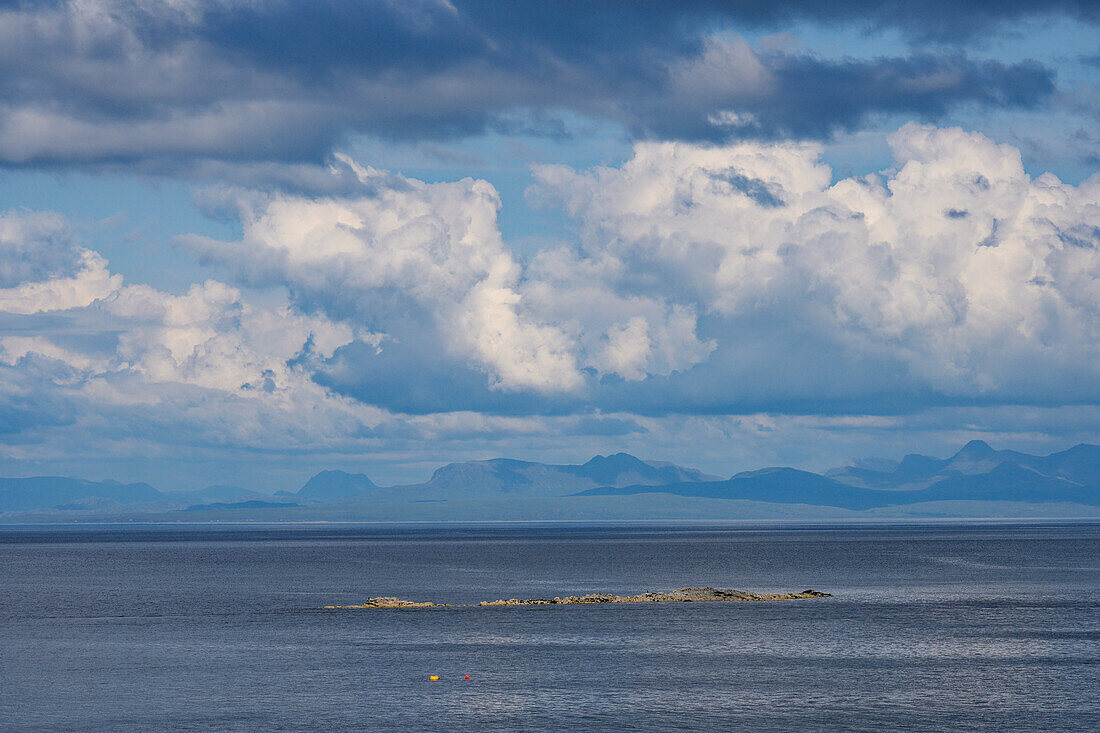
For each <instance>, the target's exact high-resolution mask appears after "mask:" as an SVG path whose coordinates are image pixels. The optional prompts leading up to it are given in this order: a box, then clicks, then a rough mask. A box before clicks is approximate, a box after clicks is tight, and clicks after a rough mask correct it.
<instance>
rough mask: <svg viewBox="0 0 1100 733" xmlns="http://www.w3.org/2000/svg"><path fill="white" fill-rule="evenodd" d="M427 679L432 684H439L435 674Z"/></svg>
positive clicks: (437, 676)
mask: <svg viewBox="0 0 1100 733" xmlns="http://www.w3.org/2000/svg"><path fill="white" fill-rule="evenodd" d="M428 679H430V680H431V681H432V682H439V675H437V674H433V675H432V676H431V677H429V678H428Z"/></svg>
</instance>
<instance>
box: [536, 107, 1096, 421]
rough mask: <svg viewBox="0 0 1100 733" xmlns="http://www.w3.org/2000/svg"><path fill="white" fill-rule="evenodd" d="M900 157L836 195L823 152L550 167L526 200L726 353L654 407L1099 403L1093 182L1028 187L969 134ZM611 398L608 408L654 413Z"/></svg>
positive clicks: (900, 147)
mask: <svg viewBox="0 0 1100 733" xmlns="http://www.w3.org/2000/svg"><path fill="white" fill-rule="evenodd" d="M890 142H891V146H892V148H893V150H894V153H895V155H896V157H897V161H898V162H897V166H898V167H897V169H896V170H894V171H888V172H886V174H885V175H884V176H880V175H872V176H868V177H864V178H848V179H842V180H840V181H836V182H833V180H832V173H831V171H830V169H829V168H828V167H827V166H825V165H824V164H822V163H821V162H820V149H819V148H818V147H816V146H814V145H811V144H793V143H782V144H766V145H762V144H758V143H744V144H740V145H733V146H726V147H707V146H695V145H688V144H684V143H661V144H655V143H641V144H638V145H637V146H636V148H635V154H634V157H633V158H632V159H630V160H628V161H627V162H626V163H624V164H623V165H622V166H621V167H618V168H597V169H593V170H591V171H586V172H581V173H577V172H574V171H572V170H570V169H568V168H564V167H560V166H547V167H541V168H538V169H537V170H536V177H537V179H538V181H539V183H538V186H537V189H536V190H535V191H533V192H532V196H533V198H534V200H536V201H541V202H542V203H543V204H544V205H555V206H561V207H563V208H564V209H565V211H566V212H567V213H568V214H569V215H570V216H571V217H572V218H573V219H574V220H575V221H576V223H577V225H578V229H579V232H580V237H581V243H582V247H583V249H584V252H585V255H586V256H587V257H589V258H593V259H596V258H600V259H602V260H604V261H606V262H607V264H606V265H605V267H606V268H607V269H608V270H609V271H614V272H615V273H616V278H617V279H618V281H619V282H620V283H630V284H631V286H632V287H633V288H634V289H635V290H637V291H644V292H646V293H647V295H649V296H651V297H655V298H662V299H664V300H665V301H666V302H669V303H672V304H677V305H680V306H683V307H689V308H692V309H694V310H696V311H697V312H698V313H699V314H700V317H701V322H700V328H701V332H702V333H703V334H705V335H706V336H709V337H711V338H713V339H714V340H715V341H716V342H717V343H718V350H717V351H716V352H715V353H714V355H713V356H712V357H711V358H710V359H709V360H707V362H705V363H703V364H701V365H700V366H699V367H697V368H696V369H694V370H693V371H692V372H691V373H688V374H684V375H673V376H671V377H670V378H669V380H668V381H669V387H668V389H667V390H664V391H662V393H661V399H660V403H659V404H660V405H661V408H660V409H677V407H676V405H675V403H676V402H677V401H678V400H682V404H681V405H680V406H679V409H686V410H694V409H700V405H699V403H698V401H699V400H702V399H705V396H704V395H700V394H698V392H700V391H702V392H703V393H704V394H705V393H706V391H707V390H706V389H700V387H701V386H705V387H707V388H709V391H710V392H711V393H712V394H718V395H722V396H721V397H719V398H718V402H719V406H718V408H717V409H727V410H731V411H736V410H738V409H740V410H744V409H746V408H751V407H759V408H767V407H768V406H769V404H770V406H771V408H772V409H774V408H775V407H776V406H777V405H779V404H782V403H784V402H786V401H794V402H799V401H807V402H809V403H811V404H812V403H816V404H818V405H819V407H820V406H821V405H823V404H826V403H828V402H829V401H830V400H832V399H839V400H841V401H843V400H845V399H853V398H855V399H857V401H858V400H861V401H862V403H863V408H862V409H873V405H874V403H875V402H876V401H882V403H883V404H889V403H890V401H891V400H890V397H889V396H890V395H893V399H897V398H899V397H902V396H904V395H909V396H910V397H909V399H913V398H917V399H916V401H917V402H923V403H925V404H928V402H929V400H931V401H933V402H934V401H935V400H937V399H948V400H955V401H964V402H965V401H967V400H976V401H994V402H1008V403H1012V402H1038V403H1074V402H1080V401H1084V402H1092V401H1095V400H1096V399H1098V398H1100V369H1098V368H1097V364H1098V363H1100V362H1098V360H1097V357H1098V356H1100V328H1098V324H1100V310H1098V308H1100V300H1098V298H1097V293H1098V292H1100V288H1098V287H1097V285H1098V280H1100V180H1098V179H1097V178H1096V177H1093V178H1092V179H1089V180H1088V181H1085V182H1084V183H1082V184H1081V185H1080V186H1071V185H1066V184H1063V183H1061V182H1060V181H1058V180H1057V179H1056V178H1055V177H1054V176H1052V175H1049V174H1045V175H1043V176H1039V177H1038V178H1034V179H1032V178H1031V177H1029V176H1028V175H1027V174H1026V173H1025V172H1024V170H1023V166H1022V164H1021V161H1020V155H1019V152H1018V151H1017V150H1016V149H1015V148H1011V147H1010V146H1006V145H998V144H996V143H994V142H992V141H990V140H989V139H987V138H985V137H983V136H981V135H978V134H974V133H967V132H964V131H962V130H959V129H936V128H932V127H929V126H921V125H915V124H910V125H906V126H905V127H903V128H901V129H900V130H899V131H898V132H896V133H895V134H894V135H892V136H891V138H890ZM746 181H748V182H751V183H750V185H748V186H746V183H745V182H746ZM761 192H766V196H764V197H762V195H761ZM838 369H839V370H840V371H841V372H842V373H839V374H838V373H837V370H838ZM777 374H779V375H781V377H780V379H779V382H778V383H777V382H776V381H775V377H776V375H777ZM1055 375H1058V376H1055ZM650 389H652V388H651V387H650ZM609 391H610V392H613V393H618V397H617V398H615V399H612V400H609V401H608V402H606V403H601V405H602V406H603V407H605V408H606V409H618V408H621V407H623V406H624V405H625V404H629V403H630V402H631V401H634V402H635V404H636V405H644V404H647V402H648V400H647V397H646V396H645V395H644V394H641V391H640V390H637V389H630V388H629V385H627V387H625V388H619V387H615V388H613V389H611V390H609ZM936 395H939V397H936ZM711 399H712V401H713V400H714V398H713V397H711ZM903 401H904V400H903ZM804 404H805V403H804ZM851 407H852V405H851V404H849V405H848V409H850V408H851ZM636 409H637V408H636ZM857 409H858V408H857Z"/></svg>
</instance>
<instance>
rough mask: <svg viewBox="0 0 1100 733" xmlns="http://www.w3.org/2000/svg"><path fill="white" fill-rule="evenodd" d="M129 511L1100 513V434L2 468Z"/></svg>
mask: <svg viewBox="0 0 1100 733" xmlns="http://www.w3.org/2000/svg"><path fill="white" fill-rule="evenodd" d="M180 512H186V517H185V516H184V515H180V514H179V513H180ZM197 515H201V516H197ZM118 516H127V517H130V518H144V519H149V520H158V521H160V520H164V521H171V520H172V519H173V518H179V519H180V520H181V521H183V520H184V519H186V520H191V521H194V520H195V519H196V518H197V519H200V520H201V521H215V520H218V519H240V518H257V519H270V520H291V521H292V520H295V519H301V520H306V519H331V520H339V519H341V518H344V519H363V518H371V519H395V520H413V519H454V520H466V521H468V520H477V519H524V518H526V519H562V518H570V519H593V520H600V519H612V518H627V519H670V518H677V519H690V518H696V519H710V518H715V519H718V518H721V519H736V518H756V517H788V518H814V517H821V518H859V517H860V516H868V517H888V516H910V517H911V516H1094V517H1095V516H1100V446H1096V445H1078V446H1075V447H1073V448H1070V449H1069V450H1066V451H1062V452H1059V453H1053V454H1051V455H1048V456H1033V455H1029V454H1026V453H1018V452H1016V451H1008V450H1000V451H999V450H994V449H993V448H992V447H990V446H989V445H988V444H987V443H985V442H983V441H980V440H975V441H971V442H969V443H967V444H966V445H965V446H963V448H962V449H961V450H960V451H959V452H958V453H956V454H955V455H953V456H951V457H950V458H946V459H939V458H932V457H929V456H923V455H908V456H905V458H903V459H902V460H901V461H896V462H895V461H885V460H881V459H877V460H863V461H857V462H855V463H853V464H851V465H848V466H844V467H841V468H836V469H832V470H830V471H826V472H825V473H824V474H817V473H812V472H809V471H802V470H798V469H795V468H786V467H772V468H763V469H760V470H756V471H746V472H743V473H738V474H736V475H734V476H732V477H730V478H728V479H723V478H722V477H719V476H710V475H707V474H704V473H702V472H701V471H697V470H695V469H691V468H684V467H681V466H676V465H673V464H669V463H657V462H652V461H643V460H640V459H638V458H635V457H634V456H631V455H628V454H626V453H617V454H614V455H610V456H596V457H595V458H593V459H591V460H590V461H588V462H587V463H584V464H580V465H552V464H544V463H533V462H529V461H516V460H511V459H504V458H498V459H493V460H488V461H471V462H467V463H452V464H449V465H446V466H443V467H442V468H440V469H438V470H437V471H436V472H435V473H434V474H432V477H431V478H430V479H429V480H428V481H426V482H424V483H422V484H414V485H407V486H385V487H384V486H378V485H377V484H375V483H374V482H373V481H372V480H371V479H370V478H369V477H367V476H366V475H364V474H356V473H345V472H343V471H321V472H320V473H318V474H316V475H315V476H313V477H312V478H310V479H309V481H307V482H306V483H305V485H304V486H302V488H301V489H299V490H298V491H297V492H295V493H291V492H285V491H279V492H276V493H275V494H274V495H270V494H261V493H258V492H254V491H248V490H245V489H242V488H239V487H233V486H210V487H206V488H205V489H200V490H198V491H186V492H161V491H158V490H157V489H155V488H153V487H152V486H150V485H149V484H145V483H132V484H122V483H118V482H116V481H99V482H95V481H85V480H82V479H73V478H63V477H51V476H37V477H32V478H9V479H0V520H3V521H7V522H18V521H31V520H34V521H38V520H45V521H56V520H63V519H92V518H95V519H104V518H110V517H118Z"/></svg>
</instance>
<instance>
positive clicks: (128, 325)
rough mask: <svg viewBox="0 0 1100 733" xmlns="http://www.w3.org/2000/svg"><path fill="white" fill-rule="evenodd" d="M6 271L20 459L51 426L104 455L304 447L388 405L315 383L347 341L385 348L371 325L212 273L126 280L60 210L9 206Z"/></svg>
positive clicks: (2, 242)
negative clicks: (159, 282) (278, 300)
mask: <svg viewBox="0 0 1100 733" xmlns="http://www.w3.org/2000/svg"><path fill="white" fill-rule="evenodd" d="M0 271H2V272H3V273H4V278H5V284H6V285H8V286H9V287H6V288H3V289H0V413H2V414H4V416H5V417H4V420H3V421H2V424H0V430H3V431H4V432H5V433H6V435H7V437H6V441H5V444H6V446H7V448H6V450H7V455H9V456H11V455H12V454H13V453H14V454H19V453H20V451H22V450H25V448H21V447H19V446H26V445H29V444H33V443H35V442H37V441H42V440H43V439H45V440H46V443H49V441H50V439H48V438H44V435H43V433H42V432H41V431H46V432H47V433H50V432H51V431H54V430H63V431H64V430H75V433H73V434H71V435H69V434H67V435H68V439H69V440H71V439H72V438H73V437H74V436H76V435H84V436H85V438H84V443H85V444H84V449H88V447H89V446H91V445H95V446H98V447H97V448H96V450H104V451H106V452H107V453H113V452H117V451H120V450H122V451H125V450H134V449H135V446H133V445H131V446H130V447H129V448H124V447H121V445H120V444H124V443H127V442H137V443H143V442H146V441H148V442H152V443H154V444H156V445H157V446H158V447H157V448H156V450H162V449H163V448H164V447H165V446H167V445H179V444H185V445H186V444H198V445H220V446H223V447H225V448H227V449H228V448H231V447H233V446H236V447H238V448H245V449H253V450H255V449H277V448H278V447H282V448H301V447H302V446H303V445H304V444H309V443H315V442H318V441H319V440H321V439H319V438H317V437H315V436H325V435H331V434H337V435H341V436H347V435H354V434H355V433H356V432H357V431H361V430H364V429H366V428H367V427H369V426H370V425H372V424H374V423H376V422H378V420H379V419H380V416H381V415H382V414H383V413H382V411H380V410H378V409H376V408H373V407H370V406H367V405H363V404H361V403H358V402H355V401H354V400H350V399H348V398H343V397H340V396H338V395H335V394H333V393H331V392H330V391H328V390H326V389H325V388H323V387H322V386H320V385H318V384H317V383H315V382H314V381H313V380H312V379H311V374H312V372H313V371H314V370H315V369H316V368H317V366H318V365H319V364H322V363H323V362H325V361H326V360H328V359H331V357H332V356H333V354H334V353H335V351H336V350H337V349H339V348H341V347H344V346H347V345H348V344H351V343H363V344H370V343H376V339H375V338H374V337H373V336H372V334H370V333H369V332H367V331H365V330H363V329H358V330H355V329H352V328H350V327H348V326H346V325H343V324H338V323H333V322H331V321H328V320H326V319H324V318H320V317H312V316H308V315H305V314H303V313H301V312H298V311H296V310H294V309H293V308H291V307H290V306H289V305H283V306H281V307H278V306H276V307H270V306H267V307H262V306H258V305H255V304H253V303H250V302H249V301H248V300H246V299H245V298H244V297H243V296H242V294H241V292H240V291H239V290H237V289H236V288H233V287H230V286H228V285H225V284H223V283H220V282H217V281H213V280H208V281H206V282H204V283H196V284H194V285H192V286H191V287H190V288H189V289H188V290H187V292H185V293H183V294H180V295H174V294H171V293H166V292H163V291H160V290H156V289H154V288H151V287H148V286H145V285H131V284H126V283H125V282H124V281H123V278H122V276H121V275H119V274H117V273H112V272H111V271H110V269H109V266H108V264H107V261H106V260H105V259H104V258H103V257H102V256H101V255H100V254H99V253H97V252H94V251H91V250H87V249H84V248H82V247H81V246H80V245H79V243H78V242H77V240H76V238H75V236H74V235H73V233H72V231H71V228H70V227H69V225H68V223H67V222H66V221H65V220H64V219H63V218H61V217H59V216H57V215H53V214H43V213H33V212H7V213H4V214H0ZM341 439H344V440H346V438H341Z"/></svg>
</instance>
